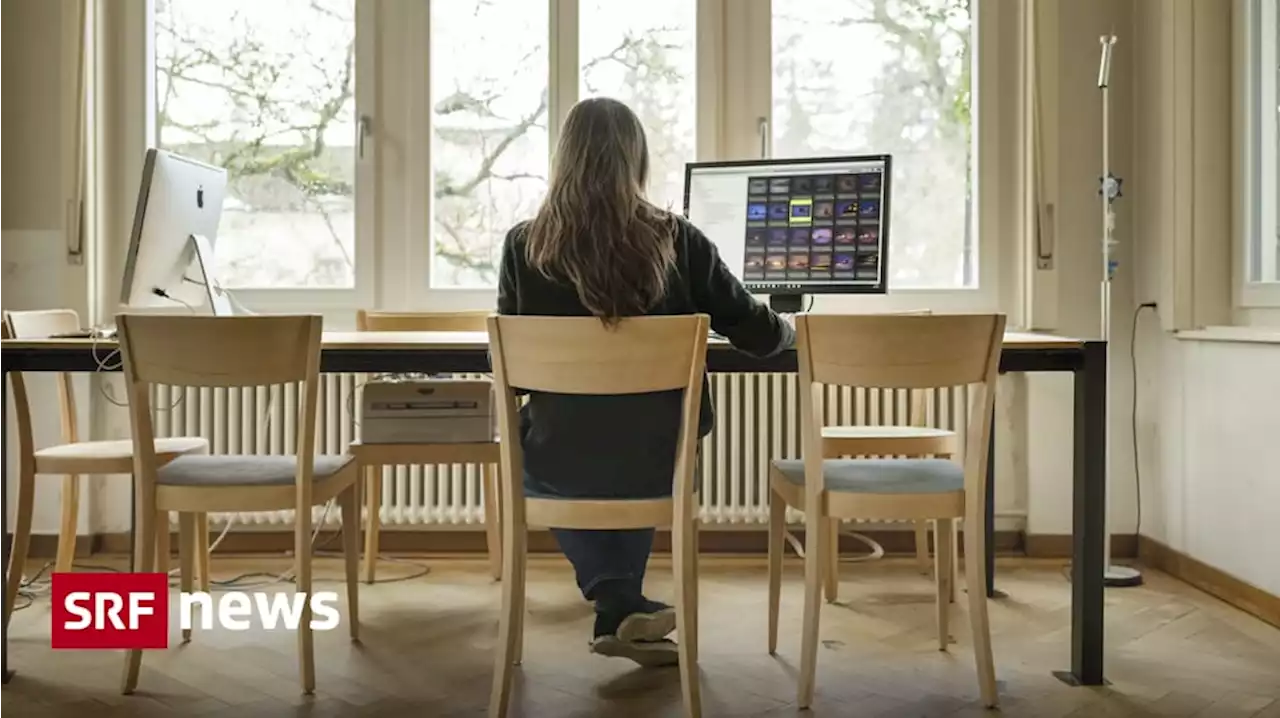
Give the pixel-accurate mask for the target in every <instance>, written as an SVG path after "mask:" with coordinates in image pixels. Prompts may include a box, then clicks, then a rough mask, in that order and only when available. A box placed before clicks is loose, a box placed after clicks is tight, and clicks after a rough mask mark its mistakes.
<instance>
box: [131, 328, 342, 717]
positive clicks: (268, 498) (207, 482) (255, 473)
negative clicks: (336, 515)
mask: <svg viewBox="0 0 1280 718" xmlns="http://www.w3.org/2000/svg"><path fill="white" fill-rule="evenodd" d="M116 327H117V330H118V332H119V338H120V349H121V352H122V353H123V355H124V375H125V382H126V385H127V387H128V396H129V417H130V421H131V423H132V426H133V443H134V452H135V454H134V476H135V477H136V482H137V489H136V491H137V494H136V495H137V512H138V518H137V523H138V526H139V531H138V536H137V543H136V545H135V548H134V551H135V561H136V562H137V563H138V565H139V568H138V569H137V570H138V571H141V572H144V573H145V572H148V571H151V570H152V563H153V561H154V559H155V542H156V516H157V512H161V511H166V512H167V511H176V512H178V522H179V537H180V547H179V556H180V561H181V569H180V570H181V575H180V581H181V587H182V590H183V591H190V590H191V583H192V581H191V575H192V568H193V565H192V564H193V561H194V555H193V554H194V551H193V548H194V546H193V544H194V522H195V516H196V515H198V514H201V513H204V512H206V511H279V510H287V509H293V510H294V511H295V512H296V514H295V517H294V571H295V579H294V582H295V586H296V589H297V591H299V592H300V593H303V594H306V595H308V596H310V595H311V592H312V585H311V557H312V545H311V509H312V507H313V506H317V505H322V504H325V503H326V502H328V501H330V500H334V499H336V500H337V501H338V503H339V504H340V506H341V509H342V527H343V529H342V539H343V541H342V543H343V553H344V555H345V558H346V578H347V604H348V609H347V611H348V619H347V620H348V623H349V626H350V629H349V630H350V634H351V638H352V640H355V639H357V638H358V637H359V606H358V596H359V593H358V592H359V561H360V538H359V536H360V534H359V530H358V528H357V527H358V526H359V525H360V487H359V478H360V473H359V471H358V465H357V464H356V462H355V460H354V458H353V457H351V456H349V455H342V456H317V455H316V453H315V445H316V399H317V392H318V390H319V370H320V335H321V320H320V317H318V316H287V315H285V316H249V317H203V316H162V315H154V316H146V315H127V314H126V315H120V316H118V317H117V318H116ZM154 384H168V385H171V386H182V387H202V388H203V387H210V388H217V387H223V388H245V387H261V386H273V385H282V386H281V388H282V389H283V388H285V387H286V386H290V385H292V386H296V387H297V394H296V396H297V401H298V406H297V421H296V422H294V423H295V426H296V427H297V429H296V432H297V444H296V447H295V452H294V454H293V455H270V456H268V455H215V456H182V457H179V458H177V459H174V460H173V461H170V462H168V463H167V464H165V465H163V466H161V465H159V463H158V462H157V461H156V456H155V452H154V451H153V450H152V448H151V447H152V441H153V436H154V430H153V427H152V424H151V400H150V387H151V386H152V385H154ZM311 619H312V610H311V607H310V605H309V604H304V607H303V610H302V615H301V621H300V624H299V626H298V652H299V663H300V667H301V674H302V685H303V690H304V691H305V692H306V693H312V692H313V691H314V690H315V656H314V645H313V636H312V629H311V625H310V624H311ZM189 639H190V631H189V630H184V632H183V640H184V641H185V640H189ZM141 664H142V652H141V651H139V650H131V651H127V652H126V657H125V671H124V685H123V690H124V692H125V693H132V692H133V690H134V689H135V688H136V687H137V683H138V672H139V669H140V668H141Z"/></svg>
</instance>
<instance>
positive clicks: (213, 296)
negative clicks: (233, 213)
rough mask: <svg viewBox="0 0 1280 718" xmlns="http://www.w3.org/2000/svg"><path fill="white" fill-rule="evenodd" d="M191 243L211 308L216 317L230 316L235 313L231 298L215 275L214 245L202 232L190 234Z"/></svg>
mask: <svg viewBox="0 0 1280 718" xmlns="http://www.w3.org/2000/svg"><path fill="white" fill-rule="evenodd" d="M190 240H191V245H192V247H194V248H195V252H196V264H198V265H200V281H202V282H204V291H205V297H206V298H207V299H208V300H209V308H210V310H211V311H212V312H213V316H215V317H230V316H232V315H234V314H235V309H234V308H233V307H232V306H231V299H230V298H229V297H227V293H226V292H225V291H223V289H222V287H221V285H219V284H218V282H217V280H215V279H214V276H213V245H212V244H210V243H209V239H208V238H207V237H205V236H204V235H202V234H193V235H191V236H190Z"/></svg>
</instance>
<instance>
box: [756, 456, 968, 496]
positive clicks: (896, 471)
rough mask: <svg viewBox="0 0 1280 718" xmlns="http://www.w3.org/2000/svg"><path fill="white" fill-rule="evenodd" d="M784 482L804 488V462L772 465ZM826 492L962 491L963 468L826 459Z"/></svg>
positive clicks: (929, 462)
mask: <svg viewBox="0 0 1280 718" xmlns="http://www.w3.org/2000/svg"><path fill="white" fill-rule="evenodd" d="M773 465H774V467H775V468H777V470H778V471H780V472H781V473H782V475H783V476H785V477H787V481H790V482H791V483H793V484H797V485H799V486H803V485H804V462H803V461H801V460H799V459H780V460H777V461H774V462H773ZM822 473H823V477H824V479H825V480H826V487H827V490H828V491H840V492H848V493H859V494H941V493H947V492H950V491H960V490H961V489H963V488H964V468H963V467H961V466H960V465H959V464H957V463H956V462H954V461H948V460H946V459H828V460H826V461H823V462H822Z"/></svg>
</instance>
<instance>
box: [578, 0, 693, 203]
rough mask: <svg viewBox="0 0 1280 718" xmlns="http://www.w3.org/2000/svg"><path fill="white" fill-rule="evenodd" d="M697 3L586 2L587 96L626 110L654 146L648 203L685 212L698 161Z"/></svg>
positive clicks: (582, 57) (583, 58)
mask: <svg viewBox="0 0 1280 718" xmlns="http://www.w3.org/2000/svg"><path fill="white" fill-rule="evenodd" d="M696 17H697V3H696V2H694V1H693V0H649V1H648V2H642V3H620V2H617V1H616V0H582V4H581V6H580V9H579V15H578V27H579V33H580V35H581V41H580V46H579V49H578V59H579V61H580V62H581V63H582V69H581V73H580V75H579V78H580V86H579V90H578V94H579V96H580V97H583V98H586V97H598V96H606V97H612V98H614V99H616V100H620V101H622V102H625V103H627V105H628V106H630V107H631V109H633V110H635V112H636V114H637V115H638V116H639V117H640V121H641V122H642V123H643V124H644V129H645V133H646V135H647V138H648V141H649V158H650V162H651V165H650V177H649V197H650V199H651V200H652V201H653V202H654V203H655V204H657V205H658V206H659V207H666V208H669V209H671V210H672V211H674V212H676V213H678V214H683V213H684V164H685V163H686V162H690V161H692V160H693V159H694V117H695V113H696V112H697V108H696V106H695V104H694V103H695V96H696V95H695V86H694V78H695V76H696V75H695V68H696V65H697V57H696V55H695V53H694V26H695V22H696Z"/></svg>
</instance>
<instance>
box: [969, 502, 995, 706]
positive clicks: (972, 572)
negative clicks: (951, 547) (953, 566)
mask: <svg viewBox="0 0 1280 718" xmlns="http://www.w3.org/2000/svg"><path fill="white" fill-rule="evenodd" d="M979 510H981V509H979ZM983 542H984V538H983V531H982V529H981V524H980V523H979V522H977V521H971V520H970V521H966V522H965V532H964V555H965V559H964V575H965V589H966V590H967V591H968V593H969V622H970V624H971V628H970V632H971V633H972V634H973V657H974V663H975V664H977V666H978V688H979V690H980V691H981V693H982V703H983V705H985V706H986V707H988V708H995V707H996V705H997V703H998V701H999V697H998V696H997V694H996V671H995V661H994V658H993V656H992V654H991V625H990V622H989V620H988V618H987V575H986V574H987V562H986V561H984V560H982V557H983V556H985V555H986V554H985V553H984V552H983Z"/></svg>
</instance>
